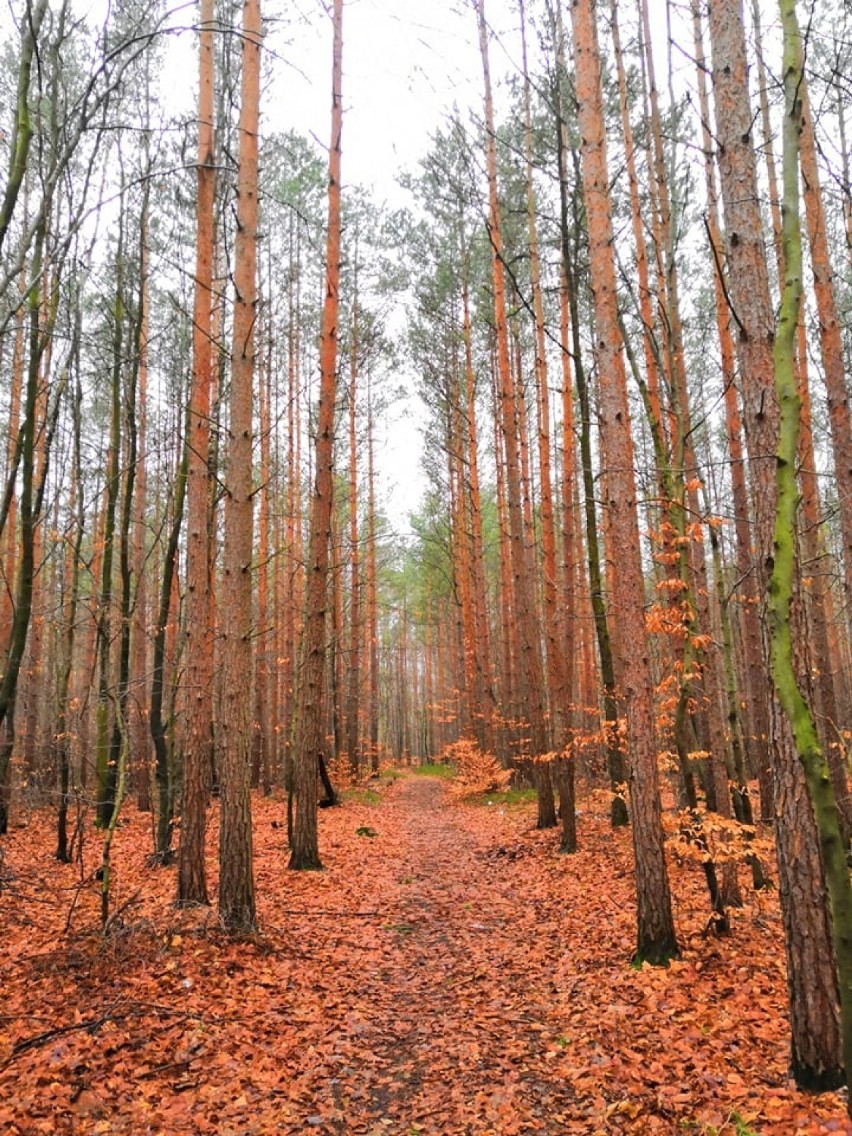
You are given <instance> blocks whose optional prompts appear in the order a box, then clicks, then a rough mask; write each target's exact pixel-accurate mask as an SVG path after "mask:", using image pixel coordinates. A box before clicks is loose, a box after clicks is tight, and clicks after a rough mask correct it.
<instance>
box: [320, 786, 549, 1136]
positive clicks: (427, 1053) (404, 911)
mask: <svg viewBox="0 0 852 1136" xmlns="http://www.w3.org/2000/svg"><path fill="white" fill-rule="evenodd" d="M385 809H386V813H387V816H388V819H391V818H393V820H394V822H395V824H394V827H395V829H396V831H397V832H398V833H400V835H401V839H400V846H399V850H398V852H397V853H396V854H395V855H394V856H393V857H392V860H391V863H390V865H382V869H383V870H382V875H383V876H384V869H385V868H387V867H388V866H389V867H390V868H391V877H392V880H388V879H387V877H385V885H384V886H386V887H387V888H388V891H387V893H386V894H385V895H383V896H382V908H383V911H384V912H385V918H386V922H385V924H384V926H385V928H386V929H387V930H388V931H389V932H390V933H389V934H387V935H386V937H385V939H384V940H383V943H382V949H380V950H379V951H378V952H376V953H375V954H373V955H372V957H371V959H370V965H369V966H368V967H365V969H364V970H363V971H362V972H361V974H362V981H363V993H362V997H363V1001H364V1003H365V1005H366V1006H367V1007H369V1010H368V1013H367V1014H365V1015H364V1017H363V1020H359V1022H358V1024H357V1030H358V1035H357V1036H358V1040H359V1041H360V1045H361V1046H362V1047H363V1049H364V1050H365V1051H366V1052H367V1053H368V1054H369V1055H370V1056H369V1060H368V1062H367V1063H366V1065H365V1068H364V1070H363V1080H362V1083H361V1085H360V1086H359V1088H358V1090H357V1092H356V1093H355V1094H352V1095H351V1096H350V1098H349V1100H348V1101H346V1102H344V1101H341V1104H342V1105H344V1106H345V1108H346V1111H347V1112H348V1121H349V1123H350V1124H353V1123H354V1122H355V1121H356V1119H357V1118H358V1116H359V1114H361V1115H364V1116H370V1117H371V1118H374V1119H375V1121H376V1122H381V1121H384V1124H385V1126H386V1130H387V1131H390V1132H393V1133H408V1132H414V1131H417V1130H418V1127H419V1126H422V1130H424V1131H440V1132H445V1133H464V1132H467V1131H477V1132H484V1131H489V1130H491V1131H495V1132H500V1133H510V1132H514V1131H535V1130H540V1131H544V1132H552V1133H557V1132H560V1131H563V1129H564V1122H565V1119H566V1117H565V1109H566V1108H568V1107H569V1106H570V1103H571V1092H570V1089H569V1088H568V1087H567V1086H566V1085H565V1084H564V1082H563V1081H562V1080H561V1079H560V1077H559V1075H558V1064H557V1065H556V1066H554V1064H553V1056H554V1054H553V1052H552V1051H551V1052H548V1050H547V1049H546V1047H545V1046H546V1043H547V1042H551V1043H557V1044H558V1039H559V1036H560V1035H559V1026H558V1022H557V1021H556V1020H554V1018H553V1016H552V1005H553V994H554V990H555V987H554V982H553V974H552V972H550V971H548V970H542V968H541V967H539V966H533V967H531V966H530V965H529V953H530V942H529V934H530V931H531V927H530V925H529V922H528V920H526V919H524V918H523V917H522V915H521V912H520V911H519V906H520V904H519V900H522V897H523V894H524V883H523V880H522V879H521V878H520V875H519V870H518V864H519V861H518V860H517V859H513V858H511V853H510V852H509V850H507V849H504V848H502V847H501V846H500V845H495V843H494V837H493V831H492V832H488V830H486V832H487V835H485V836H484V835H483V831H482V829H481V828H474V827H473V826H472V825H470V824H466V823H465V820H466V819H468V818H467V815H466V814H465V812H464V811H463V810H458V809H450V808H447V807H446V806H445V805H444V804H443V801H442V786H441V785H440V783H438V782H436V781H432V780H425V779H421V778H412V779H410V780H408V781H406V782H404V783H403V784H402V785H401V786H400V787H399V789H398V792H397V794H396V795H395V797H394V798H393V800H392V802H391V803H388V804H386V806H385ZM394 814H395V815H394ZM537 930H538V931H539V932H540V933H541V934H542V935H543V936H545V937H547V936H548V932H549V931H551V930H552V928H549V927H546V926H539V927H538V928H537ZM339 1028H341V1029H342V1031H343V1033H344V1035H345V1034H346V1027H345V1025H343V1026H341V1027H339ZM349 1036H350V1037H351V1034H350V1035H349ZM543 1065H544V1066H545V1067H544V1068H543ZM353 1072H354V1070H353V1069H351V1068H348V1069H346V1070H345V1073H346V1075H347V1076H346V1079H347V1080H348V1078H349V1076H351V1075H352V1073H353ZM379 1130H381V1129H379Z"/></svg>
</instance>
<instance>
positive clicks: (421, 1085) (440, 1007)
mask: <svg viewBox="0 0 852 1136" xmlns="http://www.w3.org/2000/svg"><path fill="white" fill-rule="evenodd" d="M284 808H285V805H284V803H283V802H281V801H280V800H275V799H272V800H270V799H263V798H257V799H256V800H255V802H254V810H255V816H254V822H255V876H256V888H257V897H258V914H259V921H260V927H261V930H260V932H259V933H258V934H257V935H255V936H251V937H248V938H245V939H241V940H236V941H235V940H232V939H229V938H227V937H226V936H225V935H223V934H222V933H221V932H220V931H219V930H218V927H217V922H216V917H215V912H211V911H210V910H208V909H203V908H201V909H196V910H191V911H177V910H176V909H175V908H174V906H173V900H174V892H175V878H174V869H173V868H172V869H166V868H159V869H151V868H149V867H147V866H146V851H145V850H146V848H147V845H148V843H149V838H148V835H147V833H148V830H149V826H150V817H146V816H144V815H142V814H139V813H137V812H135V811H134V810H133V809H131V808H128V809H127V811H126V814H125V817H124V818H123V823H122V826H121V827H120V829H119V832H118V834H117V837H116V850H115V853H114V862H115V864H116V894H115V906H116V907H119V906H120V905H121V903H122V902H127V901H129V900H132V902H128V906H127V907H126V909H125V910H124V911H123V913H122V922H121V924H120V925H118V926H116V927H115V928H114V930H113V932H112V934H111V935H110V936H109V937H108V938H107V939H104V938H103V937H102V936H101V935H100V934H99V933H98V930H97V927H98V895H97V890H96V889H97V884H96V882H94V881H93V880H91V877H92V875H93V872H94V869H95V867H96V862H97V855H98V841H97V840H96V839H94V838H93V837H90V838H89V839H88V841H87V847H86V849H85V856H84V862H83V864H82V865H77V866H60V865H58V864H56V862H55V861H54V860H53V859H52V857H51V856H50V853H49V849H50V848H51V846H52V835H51V831H50V826H51V818H50V817H49V816H48V815H46V814H34V815H33V816H32V817H31V818H30V820H29V823H28V824H27V825H26V826H25V827H23V828H20V829H16V830H13V832H12V833H11V834H10V836H9V837H8V838H7V840H6V845H5V864H4V877H3V883H2V889H0V933H1V934H2V941H3V944H4V950H3V953H2V957H0V988H2V990H3V992H4V1001H3V1004H2V1012H1V1013H0V1131H2V1132H3V1133H8V1134H9V1136H37V1134H40V1133H57V1134H66V1133H68V1134H71V1133H73V1134H74V1136H87V1134H92V1136H97V1134H100V1133H104V1134H110V1136H125V1134H126V1136H131V1134H132V1136H183V1134H184V1133H186V1134H190V1133H192V1134H199V1136H205V1134H207V1133H210V1134H222V1136H266V1134H272V1133H284V1134H292V1136H296V1134H301V1133H305V1132H312V1133H317V1134H318V1136H378V1134H381V1136H415V1134H416V1136H522V1134H523V1136H527V1134H530V1136H531V1134H533V1133H544V1134H547V1136H562V1134H566V1136H569V1134H574V1133H577V1134H588V1136H599V1134H601V1136H609V1134H625V1136H631V1134H636V1136H639V1134H643V1136H644V1134H646V1133H647V1134H649V1136H653V1134H656V1133H660V1134H663V1133H665V1134H669V1133H677V1134H681V1136H685V1134H695V1136H752V1134H758V1136H775V1134H777V1136H794V1134H797V1136H819V1134H823V1133H830V1132H837V1133H849V1132H850V1131H852V1130H850V1126H849V1123H848V1119H847V1117H846V1114H845V1101H844V1098H843V1094H842V1093H829V1094H823V1095H820V1096H808V1095H805V1094H802V1093H799V1092H798V1091H797V1090H796V1089H795V1087H794V1085H793V1084H792V1082H791V1081H790V1080H789V1077H788V1073H787V1061H788V1052H789V1039H788V1031H787V1023H786V1019H785V1012H786V983H785V973H784V953H783V945H782V938H781V926H780V919H779V915H778V909H777V899H776V897H775V896H773V895H766V894H765V893H760V894H752V895H751V896H749V897H747V901H746V906H745V908H744V909H743V910H741V911H738V912H735V913H734V914H733V932H732V934H731V936H730V937H728V938H727V939H723V940H715V939H712V938H709V937H707V936H706V935H705V929H706V926H707V914H706V908H705V898H704V892H703V888H702V881H701V879H700V877H699V874H698V873H697V872H696V871H695V868H694V865H690V864H689V863H688V862H685V863H681V862H679V861H678V860H676V859H673V860H672V864H671V868H672V878H673V886H674V895H675V902H676V908H677V910H676V917H677V923H678V929H679V934H680V936H681V944H682V946H683V955H682V958H681V959H680V960H678V961H675V962H673V963H672V964H671V965H670V966H669V967H668V968H667V969H665V970H661V969H652V968H650V967H648V966H643V967H642V968H641V970H635V969H633V968H631V966H630V965H629V960H630V956H631V953H632V949H633V936H634V919H635V917H634V908H633V903H634V897H633V887H632V873H631V852H630V836H629V833H627V832H616V833H613V832H612V831H611V830H610V829H609V827H608V825H607V822H606V815H605V808H603V807H601V808H600V809H599V810H598V809H595V808H592V809H586V810H584V812H583V814H582V817H581V825H580V840H581V851H580V852H579V853H578V854H577V855H575V856H562V855H559V854H558V853H557V851H556V846H557V840H556V838H555V836H554V834H553V833H552V832H551V833H548V832H539V831H536V830H535V829H534V828H533V824H534V816H533V812H532V806H530V805H516V806H512V807H506V808H483V807H482V806H481V805H479V804H476V803H458V802H455V801H453V800H451V799H450V798H449V797H448V795H447V793H446V790H445V787H444V786H443V785H442V784H441V783H440V782H438V781H437V780H434V779H430V778H423V777H416V778H415V777H412V778H404V779H400V780H396V781H394V782H393V783H392V784H390V785H388V786H386V787H383V788H382V795H381V801H380V803H369V804H367V803H364V802H363V801H360V800H358V799H357V796H356V797H355V799H350V800H348V801H347V802H346V803H345V804H344V806H343V807H342V808H338V809H328V810H324V811H323V813H322V815H321V819H320V825H321V852H322V858H323V861H324V864H325V871H323V872H322V873H313V872H312V873H303V874H299V873H293V872H290V871H288V870H287V868H286V848H285V847H284V843H283V837H282V829H281V818H282V814H283V811H284ZM210 822H211V823H210V825H209V833H208V839H209V846H208V865H209V871H210V876H211V877H212V878H211V879H210V880H209V884H210V888H211V893H212V894H215V887H216V878H215V875H216V872H215V850H216V847H217V839H218V832H217V825H216V816H215V808H214V809H211V813H210ZM365 829H369V830H370V831H371V832H376V833H381V839H380V840H379V839H369V840H365V839H364V838H363V835H359V833H362V832H363V830H365ZM137 893H138V894H137ZM72 908H73V910H72Z"/></svg>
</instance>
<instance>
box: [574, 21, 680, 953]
mask: <svg viewBox="0 0 852 1136" xmlns="http://www.w3.org/2000/svg"><path fill="white" fill-rule="evenodd" d="M571 16H572V23H573V28H574V61H575V69H576V83H577V98H578V102H579V126H580V135H581V138H582V143H581V157H582V172H583V191H584V197H585V201H586V214H587V217H588V227H589V264H590V272H591V280H592V291H593V298H594V308H595V317H596V349H597V356H598V364H599V367H600V372H601V391H600V407H601V419H602V423H601V440H602V445H603V459H604V463H605V466H606V468H607V474H608V476H607V478H606V486H605V493H606V502H607V511H608V513H609V518H610V532H611V534H612V539H613V542H614V546H615V547H616V548H618V550H619V554H618V558H617V560H614V563H613V569H614V571H613V584H614V588H615V592H614V597H613V598H614V601H615V607H616V610H617V612H618V621H619V635H618V638H619V644H620V649H621V652H622V657H623V671H622V684H623V687H624V697H625V704H626V712H627V739H628V746H629V756H630V777H629V788H630V797H631V805H632V810H631V811H632V816H633V846H634V854H635V858H636V892H637V904H638V928H637V946H636V958H637V959H643V960H647V961H648V962H651V963H664V962H665V961H666V960H667V959H670V958H672V957H673V956H675V955H676V954H677V953H678V945H677V939H676V937H675V929H674V921H673V919H672V910H671V895H670V892H669V883H668V873H667V870H666V862H665V852H664V846H663V829H662V818H661V811H660V796H659V785H658V774H657V752H656V740H655V734H654V687H653V679H652V675H651V665H650V656H649V652H648V647H647V637H646V633H645V614H644V604H645V595H644V584H643V578H642V563H641V553H640V545H639V518H638V514H637V502H636V487H635V474H634V468H633V439H632V436H631V431H630V414H629V408H628V403H627V376H626V372H625V367H624V356H623V354H622V346H621V335H620V329H619V326H618V311H617V297H616V285H615V261H614V255H613V232H612V214H611V206H610V196H609V180H608V174H607V160H606V139H605V132H604V116H603V98H602V92H601V66H600V53H599V49H598V37H597V27H596V23H595V10H594V5H593V2H592V0H574V4H573V7H572V9H571Z"/></svg>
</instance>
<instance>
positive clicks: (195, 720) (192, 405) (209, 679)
mask: <svg viewBox="0 0 852 1136" xmlns="http://www.w3.org/2000/svg"><path fill="white" fill-rule="evenodd" d="M199 28H200V31H199V44H198V52H199V58H198V160H197V165H196V182H197V190H196V222H195V223H196V234H195V295H194V303H193V318H192V387H191V390H190V396H189V416H188V429H189V441H188V447H187V450H188V456H189V466H188V469H187V517H186V529H187V541H186V600H185V604H186V669H185V672H184V689H185V691H186V725H185V733H184V745H183V790H182V796H181V823H180V848H179V852H178V893H177V902H178V904H179V905H180V906H190V905H192V904H197V903H200V904H207V903H209V902H210V900H209V898H208V895H207V874H206V865H205V861H204V835H205V831H206V822H207V797H208V794H209V783H210V754H211V747H212V742H213V737H212V732H213V644H212V628H211V626H210V605H209V599H208V597H209V592H210V548H209V543H210V468H209V465H208V462H209V458H210V391H211V385H212V378H213V335H212V333H213V324H212V319H213V245H214V241H215V234H214V200H215V195H216V166H215V162H216V153H215V140H214V135H213V114H214V111H213V106H214V85H215V76H214V67H215V63H214V51H213V36H214V2H213V0H202V5H201V13H200V23H199Z"/></svg>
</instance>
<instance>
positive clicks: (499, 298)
mask: <svg viewBox="0 0 852 1136" xmlns="http://www.w3.org/2000/svg"><path fill="white" fill-rule="evenodd" d="M475 6H476V12H477V17H478V22H479V46H480V54H481V56H482V70H483V79H484V83H485V129H486V166H487V172H488V196H489V215H488V222H487V226H488V235H489V239H490V241H491V249H492V253H493V257H492V281H493V287H494V316H495V332H496V338H497V371H498V376H499V390H500V422H501V427H502V434H503V444H504V446H505V454H506V496H507V503H508V514H509V533H510V539H511V563H512V594H513V600H514V606H515V614H516V618H517V622H518V629H519V633H520V648H521V657H520V676H521V678H522V683H523V687H522V691H521V700H522V702H523V705H524V708H525V713H526V718H527V721H528V741H527V742H526V743H525V745H524V747H523V748H524V751H525V754H526V755H527V756H529V757H531V758H532V759H533V761H534V762H535V761H536V759H538V758H541V757H542V756H543V755H544V754H546V753H547V752H548V745H547V741H548V739H547V727H546V721H545V701H544V695H545V687H544V667H543V663H542V658H541V636H540V629H539V627H538V620H537V617H536V610H535V597H534V594H533V587H532V566H531V563H530V550H529V548H528V547H527V542H526V539H525V533H524V516H523V503H522V499H521V488H522V487H521V469H522V466H521V454H520V449H519V407H518V400H517V395H516V391H515V384H514V383H513V381H512V368H511V362H510V358H509V328H508V322H507V316H506V288H505V280H504V265H503V239H502V232H501V227H500V206H499V201H498V197H497V149H496V144H495V133H494V108H493V99H492V94H491V75H490V70H489V63H488V33H487V26H486V21H485V6H484V0H476V5H475ZM535 780H536V787H537V790H538V826H539V828H551V827H553V826H554V825H555V824H556V809H555V806H554V801H553V789H552V785H551V782H550V774H549V770H548V769H547V767H546V766H545V765H541V766H540V767H539V768H538V769H537V770H536V777H535Z"/></svg>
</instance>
